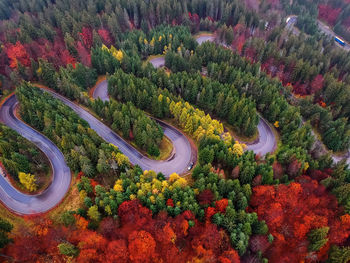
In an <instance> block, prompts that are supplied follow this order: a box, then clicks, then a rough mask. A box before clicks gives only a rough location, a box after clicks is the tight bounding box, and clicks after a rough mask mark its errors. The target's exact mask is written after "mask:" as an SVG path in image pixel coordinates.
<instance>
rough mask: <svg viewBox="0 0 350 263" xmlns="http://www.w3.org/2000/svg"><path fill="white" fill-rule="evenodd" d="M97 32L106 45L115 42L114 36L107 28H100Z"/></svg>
mask: <svg viewBox="0 0 350 263" xmlns="http://www.w3.org/2000/svg"><path fill="white" fill-rule="evenodd" d="M97 33H98V34H99V36H100V37H101V39H102V42H103V44H105V45H106V46H110V45H112V44H113V38H112V36H111V34H110V32H109V31H108V30H107V29H104V28H100V29H99V30H98V31H97Z"/></svg>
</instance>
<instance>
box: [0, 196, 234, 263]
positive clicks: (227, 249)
mask: <svg viewBox="0 0 350 263" xmlns="http://www.w3.org/2000/svg"><path fill="white" fill-rule="evenodd" d="M226 203H227V200H226V199H223V200H221V201H218V202H216V206H217V209H218V210H222V211H223V210H224V209H225V208H226ZM118 215H119V220H114V219H112V218H111V217H107V218H105V219H103V220H102V221H101V223H100V225H99V228H98V230H97V231H93V230H89V229H87V228H86V226H87V221H86V220H85V219H84V218H83V217H81V216H78V215H75V216H74V217H75V219H76V223H75V224H74V225H73V226H71V227H69V228H66V227H57V226H53V225H52V222H51V221H49V220H39V219H36V221H37V222H35V223H36V227H35V228H34V230H30V231H29V230H28V231H27V230H26V231H23V232H24V233H22V234H21V235H19V236H17V237H15V242H14V244H13V245H10V246H8V248H7V251H6V254H7V255H9V256H12V257H14V259H15V260H18V261H24V262H66V259H67V258H66V257H65V256H63V255H61V254H60V253H59V250H58V247H57V246H58V245H59V244H60V243H62V242H65V243H68V244H72V245H74V246H75V247H76V248H78V249H79V251H80V253H79V255H78V257H77V259H76V262H77V263H88V262H94V263H98V262H107V263H112V262H118V263H122V262H142V263H146V262H149V263H151V262H167V263H172V262H174V263H175V262H220V263H228V262H231V263H238V262H240V259H239V256H238V254H237V252H236V251H235V250H233V249H232V248H231V245H230V241H229V237H228V236H227V234H226V233H225V231H224V230H219V229H218V228H217V226H216V225H214V224H212V223H210V222H206V223H201V222H199V221H197V220H196V219H195V216H194V215H193V214H192V212H190V211H185V212H184V213H182V214H180V215H179V216H177V217H175V218H171V217H169V216H168V215H167V213H166V212H160V213H159V214H158V215H156V216H155V217H152V212H151V211H150V210H149V209H148V208H145V207H143V206H142V205H141V204H140V203H139V201H137V200H133V201H126V202H124V203H122V204H121V205H120V206H119V210H118ZM189 221H191V222H194V226H193V224H192V223H191V225H192V227H191V226H190V224H189Z"/></svg>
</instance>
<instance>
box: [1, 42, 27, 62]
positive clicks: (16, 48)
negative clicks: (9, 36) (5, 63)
mask: <svg viewBox="0 0 350 263" xmlns="http://www.w3.org/2000/svg"><path fill="white" fill-rule="evenodd" d="M6 53H7V56H8V58H9V59H10V67H11V68H18V63H21V65H22V66H25V67H28V66H30V59H29V55H28V53H27V51H26V49H25V48H24V46H23V45H22V44H21V43H20V42H19V41H17V42H16V44H15V45H13V44H8V46H7V50H6Z"/></svg>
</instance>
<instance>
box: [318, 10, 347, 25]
mask: <svg viewBox="0 0 350 263" xmlns="http://www.w3.org/2000/svg"><path fill="white" fill-rule="evenodd" d="M340 12H341V9H340V8H333V7H332V6H330V5H319V6H318V18H319V19H321V20H324V21H326V22H327V23H328V24H329V25H331V26H334V25H335V22H336V21H337V18H338V16H339V14H340Z"/></svg>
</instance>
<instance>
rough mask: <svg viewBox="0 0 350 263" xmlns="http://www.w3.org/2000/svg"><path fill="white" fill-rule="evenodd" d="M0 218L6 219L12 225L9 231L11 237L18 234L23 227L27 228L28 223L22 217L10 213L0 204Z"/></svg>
mask: <svg viewBox="0 0 350 263" xmlns="http://www.w3.org/2000/svg"><path fill="white" fill-rule="evenodd" d="M0 217H1V218H4V219H6V220H7V221H9V222H10V223H11V224H12V225H13V230H12V231H11V236H14V235H16V234H20V233H21V232H22V231H21V230H22V229H23V228H24V227H27V226H28V221H27V220H25V219H24V218H23V217H22V216H19V215H17V214H14V213H12V212H11V211H10V210H8V209H7V207H6V206H5V205H4V204H2V203H0Z"/></svg>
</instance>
